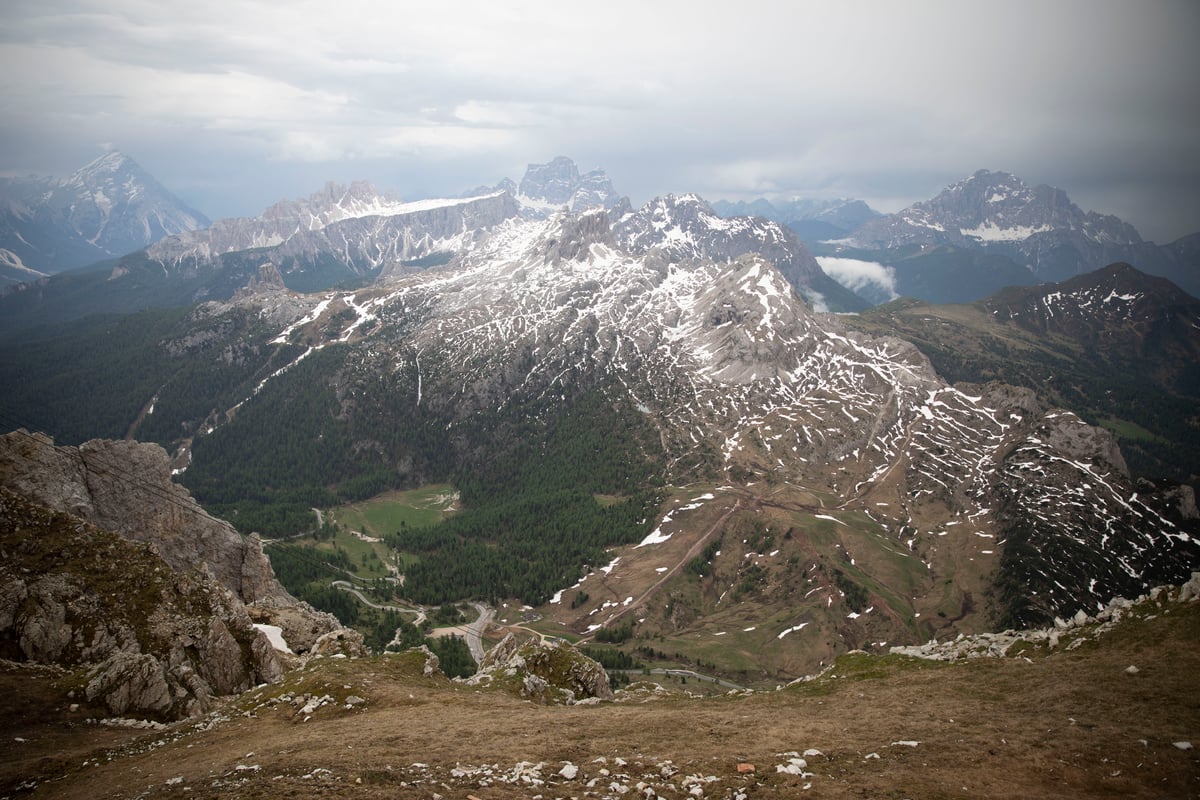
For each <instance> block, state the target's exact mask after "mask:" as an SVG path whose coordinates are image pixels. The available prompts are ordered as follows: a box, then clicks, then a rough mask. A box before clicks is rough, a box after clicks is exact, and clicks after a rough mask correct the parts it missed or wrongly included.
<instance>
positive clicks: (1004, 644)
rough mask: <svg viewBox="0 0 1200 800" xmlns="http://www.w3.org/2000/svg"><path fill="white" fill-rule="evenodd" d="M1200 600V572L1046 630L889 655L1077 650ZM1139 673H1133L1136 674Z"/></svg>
mask: <svg viewBox="0 0 1200 800" xmlns="http://www.w3.org/2000/svg"><path fill="white" fill-rule="evenodd" d="M1197 598H1200V572H1193V573H1192V577H1191V579H1190V580H1188V582H1187V583H1185V584H1183V585H1182V586H1180V587H1178V589H1175V588H1172V587H1165V586H1158V587H1155V588H1154V589H1152V590H1151V591H1149V592H1147V593H1146V594H1144V595H1142V596H1140V597H1138V598H1137V599H1135V600H1127V599H1125V598H1124V597H1114V598H1113V599H1112V600H1110V601H1109V602H1108V603H1107V604H1106V605H1105V606H1104V607H1103V608H1102V609H1100V610H1099V611H1098V612H1096V614H1095V615H1090V614H1088V613H1086V612H1084V611H1078V612H1076V613H1075V614H1074V615H1073V616H1071V617H1068V618H1067V619H1062V618H1060V617H1056V618H1055V619H1054V624H1053V625H1050V626H1049V627H1046V628H1035V629H1028V630H1006V631H1000V632H998V633H979V634H974V635H971V636H964V635H961V634H960V635H959V636H958V637H956V638H955V639H953V640H950V641H944V642H939V641H938V640H936V639H934V640H931V641H929V642H926V643H925V644H918V645H898V646H894V647H892V648H891V650H890V652H891V653H893V654H896V655H904V656H912V657H914V658H924V659H929V660H931V661H958V660H960V659H972V658H1004V657H1006V656H1008V657H1012V656H1016V655H1018V654H1020V653H1021V652H1023V651H1024V649H1025V648H1026V647H1028V646H1030V645H1032V646H1035V647H1044V648H1048V649H1051V650H1053V649H1055V648H1059V647H1062V649H1064V650H1074V649H1075V648H1077V647H1081V646H1082V645H1084V644H1086V643H1087V642H1089V641H1094V640H1096V639H1099V638H1100V637H1101V636H1103V635H1104V634H1105V633H1107V632H1108V631H1110V630H1112V629H1113V628H1114V627H1115V626H1116V625H1117V623H1119V622H1120V621H1121V620H1122V619H1124V618H1125V617H1126V616H1127V615H1129V614H1131V613H1142V614H1153V613H1156V612H1157V610H1159V609H1163V608H1169V604H1183V603H1194V602H1196V600H1197ZM1136 671H1137V670H1136V669H1135V670H1134V672H1135V673H1136Z"/></svg>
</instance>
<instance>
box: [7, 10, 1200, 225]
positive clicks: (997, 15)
mask: <svg viewBox="0 0 1200 800" xmlns="http://www.w3.org/2000/svg"><path fill="white" fill-rule="evenodd" d="M1198 41H1200V2H1196V0H1179V2H1166V1H1159V0H1142V1H1140V2H1134V0H1121V1H1120V2H1104V1H1102V0H1080V1H1079V2H1066V1H1065V0H1061V1H1056V0H1038V1H1037V2H1014V1H1013V0H1004V1H1003V2H989V3H986V4H985V3H983V2H968V1H966V0H955V1H954V2H921V1H920V0H906V2H894V1H892V0H888V1H887V2H852V1H850V0H845V1H842V2H828V3H825V2H757V1H756V0H739V1H738V2H707V1H706V0H689V1H688V2H661V1H659V2H636V3H634V2H623V1H622V0H608V1H607V2H603V3H571V2H562V0H554V1H553V2H499V1H498V0H491V1H490V2H453V0H441V1H435V2H429V3H425V2H421V3H415V2H401V1H400V0H392V1H391V2H385V1H381V2H369V1H367V0H338V1H337V2H308V1H307V0H304V1H301V2H296V1H294V0H287V2H276V1H275V0H261V2H228V1H227V0H209V1H208V2H202V3H199V2H189V3H182V2H163V0H155V1H154V2H143V1H142V0H138V1H136V2H127V1H126V0H105V2H88V1H86V0H78V1H77V2H70V1H68V0H34V1H33V2H25V0H3V3H2V4H0V87H2V88H0V172H3V173H4V174H29V173H36V174H52V175H65V174H68V173H70V172H71V171H72V170H73V169H75V168H76V167H78V166H81V165H82V164H84V163H86V162H87V161H89V160H91V159H92V158H94V157H96V156H97V155H99V154H101V153H102V152H103V151H104V149H106V148H116V149H119V150H121V151H122V152H124V153H126V154H128V155H129V156H131V157H133V158H134V159H135V160H136V161H138V162H139V163H141V164H142V166H144V167H145V168H147V169H148V170H149V171H150V172H151V173H152V174H154V175H155V176H156V177H157V178H158V179H159V180H160V181H162V182H163V183H164V184H165V185H166V186H167V187H168V188H170V189H171V190H172V191H174V192H175V193H176V194H178V195H180V196H181V197H182V198H183V199H185V200H186V201H188V202H189V203H191V204H192V205H194V206H196V207H197V208H199V209H200V210H201V211H203V212H205V213H206V214H208V215H209V216H211V217H214V218H217V217H224V216H233V215H251V214H255V213H258V212H259V211H261V210H262V209H263V208H265V207H266V206H267V205H269V204H270V203H272V202H273V201H275V200H278V199H282V198H287V197H299V196H304V195H308V194H310V193H312V192H313V191H315V190H316V189H318V188H319V187H320V186H321V185H322V184H323V183H324V182H325V181H326V180H338V181H347V180H351V179H356V178H364V179H368V180H370V181H372V182H373V183H374V184H375V185H376V186H378V187H379V188H381V189H385V190H388V191H391V192H394V193H396V194H398V195H400V196H401V197H403V198H405V199H419V198H422V197H430V196H446V195H458V194H461V193H462V192H464V191H466V190H468V189H472V188H474V187H476V186H478V185H480V184H494V183H496V182H497V181H498V180H500V179H501V178H504V177H509V178H512V179H514V180H520V178H521V175H522V174H523V172H524V169H525V166H526V165H527V164H529V163H531V162H538V163H540V162H546V161H549V160H550V159H551V158H553V157H554V156H557V155H568V156H571V157H572V158H574V159H575V161H576V162H577V163H578V164H579V166H580V168H581V169H582V170H587V169H594V168H597V167H599V168H602V169H604V170H605V171H606V172H607V173H608V174H609V176H610V177H611V178H612V180H613V183H614V185H615V187H616V189H617V190H618V191H620V192H622V193H624V194H628V195H629V196H630V198H631V199H632V200H633V202H634V204H635V205H638V204H641V203H643V202H645V201H646V200H648V199H650V198H651V197H653V196H655V195H658V194H665V193H667V192H676V193H678V192H686V191H694V192H697V193H699V194H701V195H702V196H704V197H705V198H707V199H709V200H716V199H722V198H724V199H749V198H752V197H757V196H768V197H773V198H774V197H789V196H805V197H835V196H849V197H857V198H860V199H863V200H866V201H867V202H869V203H870V204H871V205H872V206H874V207H875V208H877V209H879V210H881V211H896V210H899V209H900V208H902V207H904V206H906V205H908V204H909V203H912V202H915V201H917V200H922V199H927V198H929V197H932V196H933V195H935V194H936V193H937V192H938V191H940V190H941V189H942V188H944V187H945V186H946V185H947V184H948V183H951V182H953V181H956V180H959V179H961V178H963V177H965V176H966V175H969V174H970V173H972V172H974V171H975V170H977V169H994V170H1006V171H1009V172H1013V173H1015V174H1016V175H1018V176H1019V177H1021V178H1022V179H1024V180H1025V181H1026V182H1027V183H1030V184H1037V183H1049V184H1051V185H1054V186H1058V187H1060V188H1062V189H1064V190H1066V191H1067V193H1068V194H1069V195H1070V196H1071V199H1072V200H1074V201H1075V202H1076V203H1077V204H1079V205H1080V206H1082V207H1083V208H1084V209H1090V210H1095V211H1100V212H1104V213H1112V214H1117V215H1118V216H1120V217H1122V218H1124V219H1126V220H1127V221H1129V222H1132V223H1133V224H1134V225H1135V226H1137V227H1138V229H1139V230H1140V231H1141V232H1142V235H1143V236H1145V237H1147V238H1150V239H1153V240H1155V241H1159V242H1166V241H1170V240H1172V239H1174V238H1177V237H1178V236H1181V235H1183V234H1186V233H1191V232H1195V231H1200V125H1198V118H1200V45H1198V44H1197V42H1198Z"/></svg>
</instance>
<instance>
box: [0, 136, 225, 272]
mask: <svg viewBox="0 0 1200 800" xmlns="http://www.w3.org/2000/svg"><path fill="white" fill-rule="evenodd" d="M208 224H209V220H208V218H207V217H205V216H204V215H203V214H201V213H200V212H199V211H196V210H194V209H192V208H189V207H188V206H186V205H185V204H184V203H183V202H182V201H180V200H179V198H177V197H175V196H174V195H173V194H171V193H170V192H169V191H167V190H166V189H165V188H163V186H162V185H161V184H160V183H159V182H158V181H156V180H155V179H154V178H153V177H152V176H151V175H150V174H149V173H148V172H146V171H145V170H144V169H142V168H141V167H140V166H139V165H138V164H137V163H136V162H135V161H134V160H133V159H131V158H129V157H128V156H126V155H124V154H122V153H119V152H115V151H114V152H109V153H105V154H104V155H103V156H100V157H99V158H97V159H96V160H94V161H92V162H91V163H89V164H87V165H86V166H84V167H81V168H80V169H78V170H76V171H75V172H74V173H72V174H71V175H70V176H68V177H66V178H63V179H56V178H44V177H28V178H0V282H3V283H25V282H28V281H30V280H36V279H37V278H38V277H41V276H43V275H48V274H51V273H56V272H62V271H64V270H70V269H75V268H78V267H83V266H87V265H89V264H93V263H95V262H97V261H101V260H104V259H110V258H113V257H116V256H122V255H125V254H126V253H131V252H133V251H135V250H141V249H143V248H145V247H146V246H147V245H149V244H152V243H154V242H156V241H158V240H159V239H161V238H163V237H164V236H170V235H172V234H177V233H182V232H184V231H190V230H195V229H197V228H204V227H206V226H207V225H208Z"/></svg>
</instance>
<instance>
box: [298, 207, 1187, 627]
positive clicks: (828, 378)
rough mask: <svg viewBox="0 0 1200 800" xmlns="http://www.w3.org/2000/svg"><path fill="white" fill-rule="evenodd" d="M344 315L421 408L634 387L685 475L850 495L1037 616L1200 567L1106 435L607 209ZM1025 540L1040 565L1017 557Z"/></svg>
mask: <svg viewBox="0 0 1200 800" xmlns="http://www.w3.org/2000/svg"><path fill="white" fill-rule="evenodd" d="M649 218H650V219H651V220H653V219H654V216H653V214H651V215H650V217H649ZM733 224H738V223H733ZM663 227H664V230H667V226H666V225H664V226H663ZM664 238H665V240H666V241H668V242H678V241H681V240H682V237H674V238H673V237H671V236H670V235H667V236H665V237H664ZM676 252H682V253H684V254H679V255H677V254H676ZM331 301H335V302H336V303H337V304H338V305H339V307H345V308H353V309H355V315H354V316H353V318H352V319H350V320H349V321H346V322H344V323H343V325H342V329H341V330H339V331H331V332H330V333H329V334H328V335H329V337H330V340H331V341H333V340H336V341H346V342H350V343H352V344H353V343H356V342H357V343H358V347H359V351H358V352H359V354H360V355H359V358H360V359H361V364H362V367H363V368H365V369H368V370H415V371H416V373H417V375H418V376H419V377H418V381H419V384H418V385H419V386H420V387H421V388H420V389H419V391H418V400H417V402H418V403H419V402H422V398H430V397H433V396H437V397H438V398H440V402H441V403H442V404H443V405H444V406H449V407H453V408H456V409H458V413H461V414H469V413H473V412H474V411H475V410H478V409H487V408H498V407H501V406H503V405H505V404H510V403H521V402H524V401H526V400H529V399H537V400H542V401H545V400H551V401H553V400H554V399H555V398H557V397H558V396H559V395H566V394H569V393H571V392H572V391H573V389H574V388H575V387H577V386H578V385H579V384H580V383H581V382H591V383H593V384H595V383H603V384H605V385H608V386H611V387H620V391H623V392H625V393H627V395H628V397H629V398H630V399H631V400H632V402H633V404H634V405H636V407H638V408H640V409H643V411H644V413H646V414H647V415H648V416H649V418H650V419H652V420H653V421H654V423H655V424H656V425H657V426H658V427H659V429H660V432H661V435H662V440H663V442H664V444H665V446H666V448H667V452H668V454H669V456H670V458H671V463H670V464H669V465H668V471H669V473H670V475H669V476H670V477H671V478H672V479H674V480H676V481H680V482H686V481H688V480H690V479H693V478H694V477H695V474H696V472H695V471H696V470H697V469H700V470H702V471H703V470H715V471H716V472H717V473H720V474H722V475H723V476H724V477H723V478H722V479H723V480H726V481H728V482H730V484H731V485H734V486H744V487H746V489H747V490H749V491H759V490H757V489H750V487H752V486H755V485H756V484H758V483H760V482H763V481H766V482H768V483H773V484H776V485H788V486H794V487H801V488H803V489H804V490H805V491H808V492H811V493H815V494H816V495H819V496H823V497H830V498H833V499H832V500H829V501H826V502H827V503H828V508H829V510H830V511H837V512H839V513H842V514H845V513H858V514H861V515H865V516H866V517H869V518H870V519H871V520H873V521H874V523H875V524H876V525H877V526H878V529H879V531H880V535H881V536H882V537H884V538H885V539H887V540H889V541H890V542H891V544H890V545H888V546H889V547H891V548H892V549H893V550H894V551H895V552H896V553H897V555H898V556H899V557H905V558H911V559H920V560H921V561H922V562H924V564H925V568H926V569H928V570H929V572H930V574H931V575H933V574H953V571H954V570H955V569H961V568H962V566H961V565H962V564H963V563H964V562H966V561H977V562H978V566H977V567H975V568H974V574H975V575H976V577H975V580H977V581H978V580H980V578H979V577H978V576H979V575H987V574H990V573H993V572H995V571H997V570H999V571H1000V572H1002V573H1004V574H1005V575H1006V576H1007V578H1008V579H1009V584H1006V585H1010V584H1011V585H1012V586H1018V587H1026V588H1029V587H1039V588H1037V589H1030V591H1037V592H1039V594H1037V595H1036V599H1034V600H1029V601H1028V602H1027V603H1026V604H1025V605H1024V606H1023V608H1024V609H1025V612H1024V613H1026V614H1027V616H1028V617H1029V618H1030V619H1032V618H1035V617H1036V615H1037V614H1041V615H1042V616H1044V615H1045V614H1059V613H1066V614H1069V613H1074V611H1075V610H1076V608H1078V607H1080V604H1085V603H1088V602H1092V601H1096V602H1098V601H1100V600H1107V596H1105V593H1108V594H1109V595H1111V594H1112V593H1117V592H1120V591H1126V590H1128V588H1129V587H1130V586H1131V585H1132V586H1134V587H1135V588H1137V587H1140V586H1142V585H1143V583H1144V582H1145V581H1147V580H1149V579H1150V578H1149V577H1148V576H1150V575H1152V574H1154V575H1155V576H1156V577H1157V573H1156V570H1158V569H1159V568H1160V567H1162V565H1163V561H1162V559H1163V558H1164V557H1165V558H1166V559H1167V560H1170V559H1175V561H1174V562H1173V563H1174V564H1175V566H1178V565H1179V564H1180V563H1183V562H1186V561H1188V560H1189V559H1192V561H1193V563H1194V559H1195V556H1196V553H1195V552H1194V551H1195V543H1194V542H1191V541H1190V540H1187V539H1186V538H1180V537H1179V534H1178V531H1177V530H1176V529H1174V527H1173V525H1172V523H1171V522H1169V520H1167V518H1166V517H1165V516H1163V515H1162V514H1161V513H1160V512H1159V511H1156V510H1154V508H1153V507H1152V506H1151V505H1148V504H1146V503H1145V502H1141V501H1138V499H1137V498H1136V497H1135V495H1136V491H1135V489H1134V488H1133V485H1132V483H1131V482H1130V479H1129V477H1128V474H1127V472H1126V471H1125V469H1124V464H1123V463H1122V461H1121V459H1120V455H1119V453H1118V452H1117V451H1116V448H1115V447H1114V446H1113V445H1112V441H1111V437H1109V436H1108V434H1107V433H1106V432H1104V431H1100V430H1098V429H1095V428H1091V427H1090V426H1086V425H1083V424H1082V423H1081V422H1080V421H1079V420H1078V418H1075V417H1073V416H1071V415H1065V414H1057V413H1053V412H1050V413H1048V412H1045V411H1044V410H1042V409H1040V408H1038V407H1037V405H1036V403H1035V402H1034V401H1033V397H1032V394H1031V393H1029V392H1024V391H1020V390H1015V389H1011V388H1009V387H1002V386H988V387H980V388H978V390H973V391H968V390H966V389H965V388H964V387H959V388H954V387H950V386H947V385H946V384H945V383H944V382H942V381H941V380H940V379H939V378H938V376H937V375H936V374H935V373H934V372H933V370H932V369H931V367H930V366H929V364H928V362H927V361H926V359H925V358H924V357H923V356H922V355H921V354H920V353H919V352H918V351H917V350H916V349H915V348H914V347H913V346H912V345H910V344H908V343H906V342H903V341H900V340H893V339H872V338H868V337H865V336H863V335H862V334H857V333H852V332H850V331H848V330H847V329H845V328H844V327H843V326H842V324H841V323H840V322H839V320H838V319H837V318H836V317H831V316H827V315H821V314H814V313H813V312H812V311H811V310H810V309H809V308H808V306H806V305H805V304H804V303H803V302H802V301H801V300H800V299H799V298H797V297H796V295H795V294H794V292H793V291H792V287H791V285H790V284H789V282H788V281H787V280H786V279H785V278H784V277H783V275H782V274H781V273H780V272H779V270H778V269H776V268H775V267H774V266H773V265H772V264H771V263H770V262H768V261H767V260H765V259H764V258H763V257H762V256H760V255H757V254H747V255H743V256H740V257H737V258H735V259H733V260H730V261H723V262H722V261H714V260H711V259H699V260H696V259H693V258H691V257H690V255H689V254H686V251H673V250H672V249H671V248H669V247H660V248H651V249H649V250H647V251H646V252H643V253H638V254H633V253H631V252H630V251H629V250H628V249H625V248H624V247H622V246H621V245H620V244H619V241H618V237H617V236H615V235H614V231H613V230H612V229H611V228H610V226H609V224H608V218H607V215H606V214H605V213H604V212H603V211H598V212H594V213H589V214H585V215H582V216H578V217H576V216H570V215H559V216H556V217H554V218H552V219H549V220H541V221H539V220H521V219H509V220H507V221H505V222H504V223H502V224H501V225H500V226H498V228H496V229H495V231H494V232H493V234H492V235H491V236H489V237H487V238H485V239H482V240H481V241H479V242H478V243H477V244H476V246H475V248H474V249H473V250H471V251H470V252H469V253H467V254H465V255H464V256H463V257H462V259H461V261H460V262H459V263H458V265H457V266H456V267H455V268H454V269H445V270H438V271H433V272H426V273H422V274H418V275H409V276H405V277H402V278H399V279H398V280H396V281H394V282H392V283H390V284H389V285H388V286H386V287H380V288H377V289H373V290H370V291H363V292H358V293H356V294H354V295H345V296H340V297H334V296H326V297H323V298H321V299H320V300H316V299H314V300H313V305H314V308H313V310H312V314H313V315H314V316H315V317H319V316H320V315H321V313H322V307H321V305H320V304H322V303H325V304H326V306H325V307H326V308H327V307H328V304H329V303H330V302H331ZM368 318H370V319H373V320H375V321H376V322H377V324H376V325H374V326H372V327H371V331H370V332H368V333H366V334H363V333H362V331H363V330H365V329H364V328H362V327H361V326H362V323H363V321H364V320H365V319H368ZM284 334H286V331H285V332H284ZM501 376H502V377H501ZM698 465H699V466H698ZM669 533H670V530H668V529H666V528H661V530H660V534H661V535H662V536H664V537H665V536H668V535H669ZM1012 536H1019V537H1020V542H1021V546H1022V547H1025V546H1027V545H1028V546H1031V547H1034V548H1036V549H1037V554H1036V557H1032V558H1027V559H1025V560H1024V561H1020V560H1018V561H1017V562H1008V561H1004V556H1005V554H1006V550H1005V547H1006V543H1007V541H1008V540H1009V538H1010V537H1012ZM665 540H666V539H663V541H665ZM1064 548H1065V550H1066V551H1070V552H1072V553H1073V555H1072V563H1071V564H1058V565H1057V566H1056V565H1055V561H1054V558H1055V555H1054V554H1055V553H1060V552H1063V551H1064ZM647 549H652V548H649V547H648V548H647ZM1164 554H1166V555H1165V556H1164ZM1018 555H1020V554H1018ZM1005 570H1008V572H1005ZM1050 586H1053V587H1057V588H1055V589H1054V591H1050V589H1049V588H1048V587H1050ZM984 588H985V587H984V586H982V585H976V590H979V591H982V590H983V589H984ZM1018 591H1019V589H1018Z"/></svg>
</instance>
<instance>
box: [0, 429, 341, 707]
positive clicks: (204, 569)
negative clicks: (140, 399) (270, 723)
mask: <svg viewBox="0 0 1200 800" xmlns="http://www.w3.org/2000/svg"><path fill="white" fill-rule="evenodd" d="M0 492H2V493H3V504H2V505H0V535H2V536H3V539H2V540H0V656H2V657H6V658H12V659H15V660H20V661H32V662H37V663H46V664H59V665H64V666H69V667H78V668H80V669H83V670H84V671H85V673H86V689H85V692H84V694H85V696H86V699H87V700H88V701H90V702H95V703H98V704H100V705H103V706H104V707H105V708H106V709H107V710H108V712H109V713H112V714H129V713H137V714H149V715H153V716H158V717H160V718H176V717H182V716H189V715H193V714H198V713H202V712H205V711H207V710H208V709H209V708H210V707H211V706H212V698H213V697H217V696H221V695H228V694H233V693H236V692H240V691H244V690H245V689H248V688H249V687H251V686H254V685H256V684H258V683H262V682H264V681H272V680H275V679H276V678H278V677H279V676H280V675H281V674H282V665H281V663H280V661H279V657H278V656H277V655H276V653H275V651H274V649H273V648H272V647H271V644H270V642H269V641H268V640H267V638H266V637H265V636H263V635H262V634H261V633H260V632H259V631H258V630H257V629H256V628H255V627H254V625H255V623H266V624H271V625H277V626H279V627H280V628H281V630H282V631H283V633H284V636H285V638H286V640H287V641H288V642H289V644H290V646H291V648H292V649H293V650H294V651H295V652H297V653H304V652H307V651H309V650H310V649H314V648H316V647H318V645H320V647H321V648H322V652H326V653H332V652H337V651H339V650H340V651H341V652H345V653H348V654H354V653H357V652H358V651H360V650H361V649H362V640H361V636H359V635H358V634H353V633H352V632H345V631H340V630H339V629H340V628H341V625H340V623H338V621H337V619H336V618H334V617H333V616H332V615H330V614H325V613H321V612H317V611H315V610H314V609H313V608H312V607H310V606H309V605H307V604H306V603H302V602H300V601H298V600H296V599H295V598H294V597H292V596H291V595H290V594H288V593H287V591H285V590H284V588H283V587H282V586H281V585H280V584H279V582H278V581H277V580H276V579H275V574H274V572H273V571H272V569H271V564H270V562H269V561H268V560H267V558H266V556H265V555H264V554H263V550H262V544H261V542H260V541H259V540H258V537H257V536H254V535H251V536H249V537H242V536H241V535H240V534H239V533H238V532H237V531H235V530H234V529H233V527H232V526H230V525H229V524H228V523H226V522H223V521H221V520H218V519H215V518H213V517H212V516H210V515H209V514H207V513H206V512H205V511H204V510H203V509H201V508H200V507H199V506H198V505H197V504H196V502H195V501H194V500H193V499H192V497H191V495H190V494H188V492H187V491H186V490H185V489H183V488H182V487H180V486H177V485H176V484H174V483H173V482H172V481H171V479H170V470H169V465H168V461H167V454H166V453H165V452H164V451H163V450H162V448H160V447H158V446H157V445H153V444H141V443H138V442H131V441H100V440H96V441H91V442H87V443H85V444H83V445H82V446H80V447H78V448H74V447H59V446H57V445H55V444H54V442H53V441H52V440H51V439H49V438H48V437H46V436H44V435H41V434H33V433H29V432H27V431H23V430H20V431H14V432H12V433H9V434H6V435H4V436H0ZM247 604H250V609H248V607H247ZM251 612H252V613H253V618H252V617H251ZM331 631H333V632H336V633H337V635H336V636H333V637H328V636H327V635H328V634H330V632H331ZM354 636H357V637H358V638H357V648H356V647H355V642H354V640H353V637H354ZM322 637H327V641H325V642H324V643H323V644H322Z"/></svg>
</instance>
